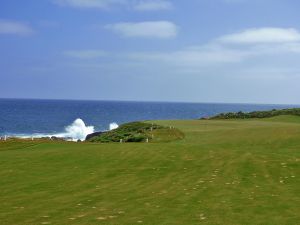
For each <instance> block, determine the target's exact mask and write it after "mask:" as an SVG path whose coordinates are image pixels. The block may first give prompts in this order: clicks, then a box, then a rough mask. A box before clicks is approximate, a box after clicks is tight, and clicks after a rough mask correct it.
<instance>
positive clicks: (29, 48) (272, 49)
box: [0, 0, 300, 104]
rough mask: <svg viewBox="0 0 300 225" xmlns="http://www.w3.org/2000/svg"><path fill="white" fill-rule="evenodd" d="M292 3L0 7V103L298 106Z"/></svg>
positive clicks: (72, 1) (244, 0)
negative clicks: (1, 100) (18, 100)
mask: <svg viewBox="0 0 300 225" xmlns="http://www.w3.org/2000/svg"><path fill="white" fill-rule="evenodd" d="M299 8H300V1H298V0H185V1H184V0H26V1H20V0H1V1H0V98H39V99H90V100H133V101H178V102H220V103H279V104H300V88H299V87H300V23H299V21H300V13H299Z"/></svg>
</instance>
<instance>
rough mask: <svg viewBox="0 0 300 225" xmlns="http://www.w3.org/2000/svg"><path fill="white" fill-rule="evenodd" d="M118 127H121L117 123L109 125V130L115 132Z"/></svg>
mask: <svg viewBox="0 0 300 225" xmlns="http://www.w3.org/2000/svg"><path fill="white" fill-rule="evenodd" d="M118 127H119V125H118V124H117V123H111V124H109V130H114V129H117V128H118Z"/></svg>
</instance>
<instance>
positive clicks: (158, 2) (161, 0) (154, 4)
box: [133, 0, 173, 11]
mask: <svg viewBox="0 0 300 225" xmlns="http://www.w3.org/2000/svg"><path fill="white" fill-rule="evenodd" d="M133 8H134V9H135V10H138V11H156V10H169V9H172V8H173V5H172V3H171V2H169V1H166V0H146V1H145V0H144V1H139V2H137V3H136V4H135V5H134V6H133Z"/></svg>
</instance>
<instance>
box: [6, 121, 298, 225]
mask: <svg viewBox="0 0 300 225" xmlns="http://www.w3.org/2000/svg"><path fill="white" fill-rule="evenodd" d="M154 123H156V124H159V125H162V126H166V127H168V126H174V127H176V128H178V129H179V130H181V131H182V132H183V133H184V138H183V139H180V140H179V139H175V138H174V139H172V138H171V139H168V138H170V136H169V134H166V133H164V132H162V133H160V134H159V133H157V134H156V135H155V138H157V140H159V141H158V142H157V143H155V142H154V143H123V144H119V143H111V144H95V143H65V142H45V141H33V142H32V141H17V140H12V141H8V142H0V190H1V192H0V202H1V207H0V224H1V225H6V224H7V225H11V224H13V225H24V224H26V225H31V224H32V225H36V224H57V225H61V224H74V225H75V224H76V225H79V224H86V225H92V224H105V225H106V224H107V225H110V224H114V225H117V224H122V225H123V224H124V225H126V224H128V225H134V224H147V225H155V224H163V225H167V224H170V225H171V224H172V225H173V224H178V225H184V224H222V225H227V224H234V225H235V224H242V225H248V224H249V225H250V224H251V225H253V224H263V225H294V224H295V225H297V224H299V221H300V214H299V212H300V178H299V177H300V150H299V149H300V117H295V116H280V117H274V118H271V119H261V120H259V119H247V120H190V121H154ZM164 140H166V142H164ZM170 140H172V141H170Z"/></svg>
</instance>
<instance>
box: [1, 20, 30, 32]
mask: <svg viewBox="0 0 300 225" xmlns="http://www.w3.org/2000/svg"><path fill="white" fill-rule="evenodd" d="M33 33H34V31H33V29H32V28H31V27H30V26H29V25H27V24H24V23H21V22H17V21H10V20H0V34H13V35H21V36H28V35H31V34H33Z"/></svg>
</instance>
